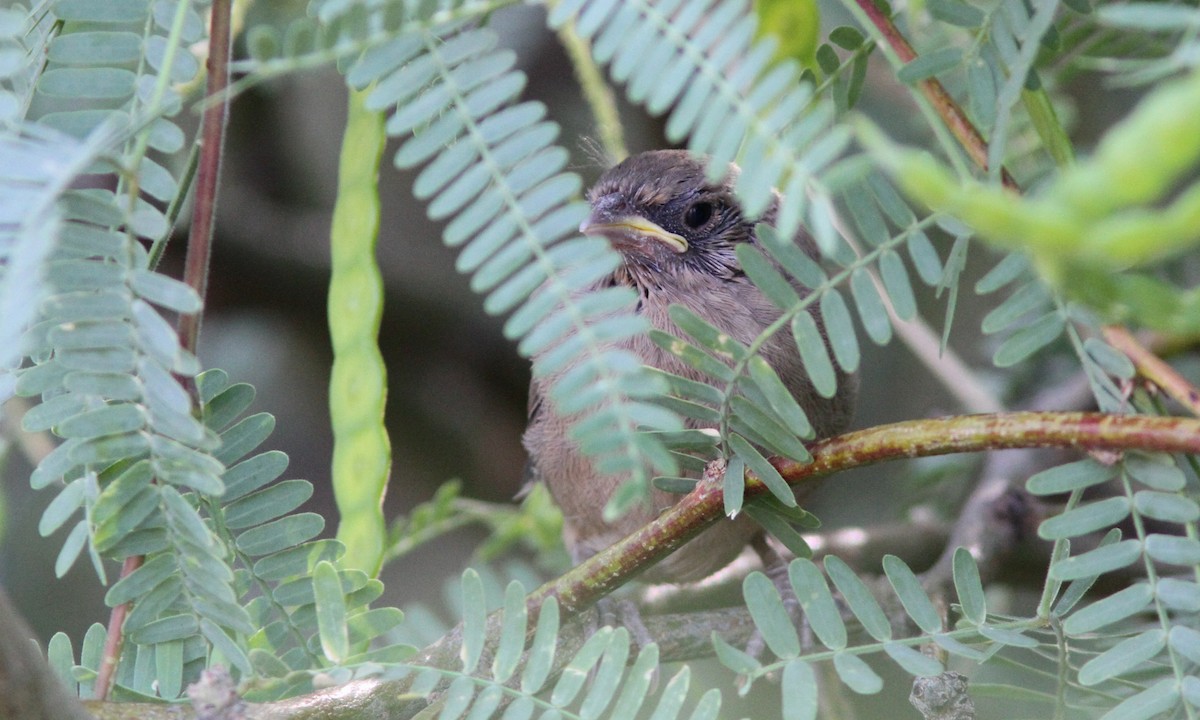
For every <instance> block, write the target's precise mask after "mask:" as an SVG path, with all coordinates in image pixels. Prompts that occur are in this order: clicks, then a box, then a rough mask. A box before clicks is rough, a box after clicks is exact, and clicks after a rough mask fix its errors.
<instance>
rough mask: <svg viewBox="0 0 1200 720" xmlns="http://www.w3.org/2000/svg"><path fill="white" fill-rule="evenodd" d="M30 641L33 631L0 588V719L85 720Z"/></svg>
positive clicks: (74, 700) (78, 706)
mask: <svg viewBox="0 0 1200 720" xmlns="http://www.w3.org/2000/svg"><path fill="white" fill-rule="evenodd" d="M33 638H34V634H33V630H31V629H30V628H29V626H28V625H26V624H25V621H24V620H23V619H22V618H21V614H20V613H19V612H17V609H16V608H15V607H13V605H12V603H11V602H10V601H9V599H8V595H7V594H5V592H4V589H3V588H0V718H21V720H87V718H88V714H87V713H86V712H84V710H83V708H82V707H80V705H79V701H78V700H76V699H75V698H74V697H72V696H71V695H70V694H69V693H67V690H66V688H65V687H63V684H62V683H61V682H59V680H58V678H57V677H56V676H55V675H54V671H53V670H51V669H50V666H49V665H47V664H46V659H45V658H44V657H42V654H41V653H40V652H38V648H37V644H36V643H34V641H33Z"/></svg>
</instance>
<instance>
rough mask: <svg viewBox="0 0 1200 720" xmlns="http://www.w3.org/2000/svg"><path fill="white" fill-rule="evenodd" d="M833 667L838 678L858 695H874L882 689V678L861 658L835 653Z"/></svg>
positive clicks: (845, 653)
mask: <svg viewBox="0 0 1200 720" xmlns="http://www.w3.org/2000/svg"><path fill="white" fill-rule="evenodd" d="M833 667H834V670H836V671H837V674H838V677H839V678H841V679H842V682H844V683H846V687H848V688H850V689H851V690H853V691H854V692H856V693H858V694H859V695H874V694H875V693H877V692H879V691H880V690H882V689H883V678H881V677H879V674H878V673H876V672H875V671H874V670H872V669H871V666H870V665H868V664H867V663H866V662H865V661H864V660H863V659H862V658H860V657H859V656H857V655H852V654H850V653H847V652H839V653H835V654H834V656H833Z"/></svg>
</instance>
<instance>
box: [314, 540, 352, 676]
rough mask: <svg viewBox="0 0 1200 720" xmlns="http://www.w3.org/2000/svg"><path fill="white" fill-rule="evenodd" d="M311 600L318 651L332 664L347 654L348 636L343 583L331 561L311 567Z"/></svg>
mask: <svg viewBox="0 0 1200 720" xmlns="http://www.w3.org/2000/svg"><path fill="white" fill-rule="evenodd" d="M312 583H313V599H314V602H315V603H316V611H317V634H318V636H319V637H320V639H321V650H322V652H324V653H325V657H326V658H328V659H329V661H330V662H332V663H334V664H335V665H337V664H340V663H342V662H343V661H344V660H345V659H346V657H347V656H348V655H349V654H350V638H349V633H348V631H347V629H346V599H345V596H344V595H343V594H342V583H341V580H340V579H339V578H338V571H337V568H335V567H334V566H333V563H331V562H329V561H327V560H322V561H321V562H319V563H317V566H316V568H315V569H314V570H313V576H312Z"/></svg>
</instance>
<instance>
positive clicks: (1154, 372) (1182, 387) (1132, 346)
mask: <svg viewBox="0 0 1200 720" xmlns="http://www.w3.org/2000/svg"><path fill="white" fill-rule="evenodd" d="M1104 339H1105V340H1107V341H1108V344H1109V345H1112V346H1113V347H1114V348H1116V349H1117V350H1120V351H1121V352H1123V353H1125V355H1126V356H1127V357H1128V358H1129V359H1130V360H1131V361H1133V366H1134V367H1135V368H1137V371H1138V374H1139V375H1141V376H1142V377H1144V378H1145V379H1147V380H1149V381H1150V382H1152V383H1154V384H1155V385H1157V386H1158V387H1159V388H1160V389H1161V390H1162V391H1163V392H1165V393H1166V394H1167V396H1168V397H1170V398H1171V399H1172V400H1174V401H1175V402H1177V403H1179V404H1180V405H1182V406H1184V407H1185V408H1187V410H1188V412H1190V413H1191V414H1193V415H1196V416H1197V417H1200V390H1197V389H1196V386H1195V385H1192V384H1191V383H1189V382H1188V381H1187V379H1186V378H1184V377H1183V376H1182V375H1180V374H1179V373H1178V372H1176V370H1175V368H1173V367H1171V366H1170V365H1168V364H1167V363H1166V362H1164V361H1163V360H1162V358H1160V357H1158V356H1157V355H1155V354H1154V353H1152V352H1150V350H1148V349H1146V347H1145V346H1144V345H1142V344H1141V343H1139V342H1138V341H1137V338H1135V337H1134V336H1133V335H1132V334H1131V333H1130V332H1129V331H1128V330H1126V329H1125V328H1123V327H1120V326H1118V325H1108V326H1106V327H1105V328H1104Z"/></svg>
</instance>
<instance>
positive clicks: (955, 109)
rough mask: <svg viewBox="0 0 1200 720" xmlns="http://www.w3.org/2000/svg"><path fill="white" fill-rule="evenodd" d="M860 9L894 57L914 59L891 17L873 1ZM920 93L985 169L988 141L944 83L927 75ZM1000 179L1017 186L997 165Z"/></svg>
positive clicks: (859, 1)
mask: <svg viewBox="0 0 1200 720" xmlns="http://www.w3.org/2000/svg"><path fill="white" fill-rule="evenodd" d="M855 2H856V3H857V4H858V7H859V9H861V10H862V12H863V13H865V14H866V16H867V18H868V19H870V21H871V24H873V25H874V26H875V27H876V28H877V29H878V30H879V32H880V33H881V34H882V35H883V38H884V40H885V41H886V42H887V45H888V47H889V48H890V49H891V50H892V52H893V53H895V56H896V57H897V58H899V59H900V62H903V63H910V62H912V61H913V60H915V59H916V58H917V53H916V51H914V50H913V48H912V45H909V44H908V40H907V39H905V37H904V35H902V34H901V33H900V30H899V28H897V27H896V24H895V23H894V22H892V19H891V18H890V17H888V16H887V15H885V14H884V13H883V11H882V10H880V9H879V7H878V6H876V5H875V2H874V0H855ZM917 87H918V88H920V90H921V94H922V95H924V96H925V98H926V99H927V100H928V101H929V104H930V105H932V106H933V108H934V109H935V110H936V111H937V114H938V115H939V116H940V117H941V118H942V122H944V123H945V124H946V127H948V128H949V129H950V132H951V133H953V134H954V137H955V139H956V140H958V142H959V143H960V144H961V145H962V147H963V149H964V150H966V151H967V155H969V156H970V157H971V160H972V161H973V162H974V163H975V164H976V165H978V166H979V167H980V168H981V169H983V170H987V169H988V146H987V141H985V140H984V139H983V135H981V134H980V133H979V130H977V129H976V128H975V126H974V125H973V124H972V123H971V120H970V119H969V118H967V114H966V113H965V112H963V110H962V108H961V107H959V105H958V103H956V102H954V98H952V97H950V93H949V92H947V91H946V88H945V86H944V85H942V83H941V81H939V80H938V79H937V78H928V79H925V80H921V81H919V82H918V83H917ZM1000 178H1001V180H1002V181H1003V182H1004V185H1005V186H1006V187H1009V188H1011V189H1013V190H1016V189H1018V188H1017V183H1016V181H1015V180H1013V177H1012V175H1010V174H1009V173H1008V170H1006V169H1005V168H1003V167H1001V168H1000Z"/></svg>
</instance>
